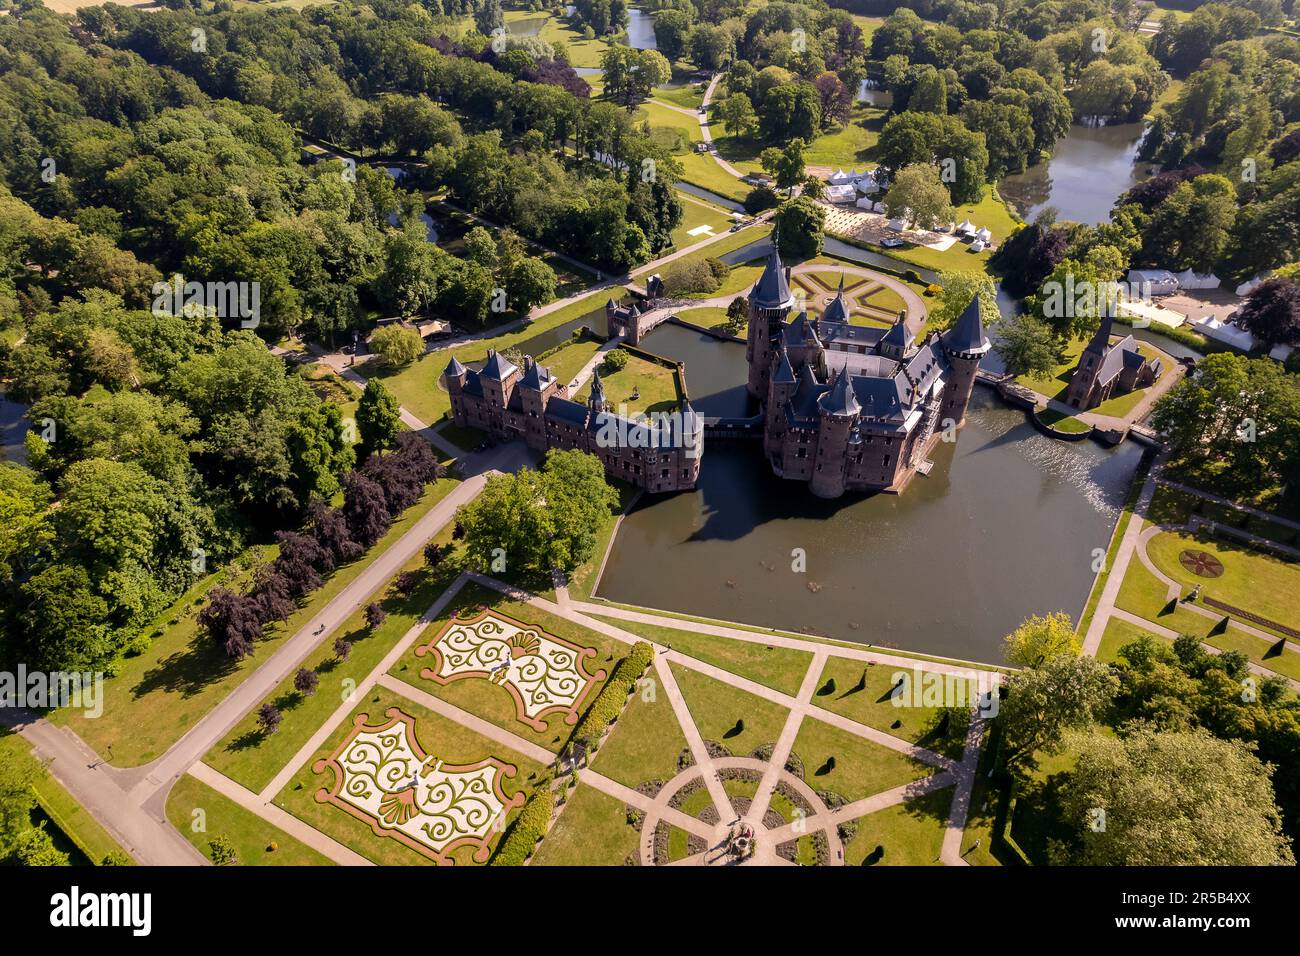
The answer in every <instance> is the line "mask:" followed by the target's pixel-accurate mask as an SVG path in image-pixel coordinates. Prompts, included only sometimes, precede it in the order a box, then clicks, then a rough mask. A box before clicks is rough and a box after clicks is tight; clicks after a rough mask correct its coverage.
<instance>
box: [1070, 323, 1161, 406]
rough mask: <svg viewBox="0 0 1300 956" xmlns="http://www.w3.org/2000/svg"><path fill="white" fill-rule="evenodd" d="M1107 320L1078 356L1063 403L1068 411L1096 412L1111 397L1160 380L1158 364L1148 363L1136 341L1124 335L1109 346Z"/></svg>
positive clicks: (1151, 361)
mask: <svg viewBox="0 0 1300 956" xmlns="http://www.w3.org/2000/svg"><path fill="white" fill-rule="evenodd" d="M1111 326H1112V322H1111V316H1109V315H1106V316H1104V317H1103V318H1102V320H1101V327H1100V328H1098V329H1097V332H1096V334H1094V335H1093V337H1092V341H1090V342H1089V343H1088V345H1087V347H1085V348H1084V350H1083V352H1082V354H1080V356H1079V364H1078V365H1076V366H1075V367H1074V374H1073V375H1071V376H1070V384H1069V386H1068V387H1067V388H1066V391H1065V401H1066V403H1067V404H1068V405H1069V406H1070V407H1071V408H1081V409H1083V410H1085V411H1086V410H1088V409H1090V408H1096V407H1097V406H1098V405H1100V404H1101V403H1102V402H1104V401H1106V399H1108V398H1110V397H1111V396H1112V395H1123V394H1124V393H1126V392H1131V391H1133V390H1134V389H1136V388H1145V387H1146V386H1148V385H1153V384H1155V381H1156V379H1158V378H1159V377H1160V370H1161V367H1160V360H1159V359H1148V358H1147V357H1146V356H1145V355H1143V354H1142V353H1141V352H1139V351H1138V344H1137V340H1136V339H1134V338H1133V336H1131V335H1126V336H1124V338H1122V339H1120V340H1119V341H1118V342H1116V343H1114V344H1113V345H1112V344H1111V341H1110V336H1111Z"/></svg>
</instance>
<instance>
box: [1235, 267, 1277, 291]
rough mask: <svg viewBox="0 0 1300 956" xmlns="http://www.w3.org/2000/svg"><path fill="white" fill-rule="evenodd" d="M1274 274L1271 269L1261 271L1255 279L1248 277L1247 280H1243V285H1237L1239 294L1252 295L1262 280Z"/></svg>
mask: <svg viewBox="0 0 1300 956" xmlns="http://www.w3.org/2000/svg"><path fill="white" fill-rule="evenodd" d="M1272 274H1273V273H1272V271H1271V270H1270V271H1269V272H1261V273H1260V274H1259V275H1257V276H1255V277H1254V278H1253V279H1248V280H1246V281H1245V282H1243V283H1242V284H1241V285H1239V286H1237V289H1236V292H1237V295H1250V294H1251V293H1252V292H1254V291H1255V290H1256V289H1257V288H1259V285H1260V283H1261V282H1263V281H1264V280H1265V279H1267V278H1268V277H1269V276H1270V275H1272Z"/></svg>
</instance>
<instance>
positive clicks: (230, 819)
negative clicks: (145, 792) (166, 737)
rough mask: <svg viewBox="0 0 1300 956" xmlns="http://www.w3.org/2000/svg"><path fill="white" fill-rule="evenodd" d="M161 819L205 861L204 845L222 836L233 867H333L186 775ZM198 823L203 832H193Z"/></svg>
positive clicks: (208, 851)
mask: <svg viewBox="0 0 1300 956" xmlns="http://www.w3.org/2000/svg"><path fill="white" fill-rule="evenodd" d="M167 819H168V820H169V821H170V822H171V825H172V826H174V827H175V828H176V829H177V830H179V831H180V833H181V836H183V837H185V839H187V840H189V841H190V843H192V844H193V845H194V849H196V850H198V851H199V852H200V853H202V854H203V856H204V857H206V858H208V859H211V858H212V851H211V849H210V848H209V846H208V843H209V842H210V841H211V840H212V839H213V838H215V837H218V836H224V837H225V838H226V839H228V840H229V841H230V842H231V843H232V844H233V845H234V847H235V858H236V860H235V865H237V866H333V865H334V864H333V862H332V861H331V860H330V859H329V858H328V857H325V856H322V855H321V854H319V853H317V852H316V851H315V850H313V849H312V848H311V847H309V846H307V845H306V844H304V843H301V842H300V841H298V840H297V839H295V838H294V837H291V836H289V834H287V833H285V832H284V831H283V830H281V829H280V828H279V827H277V826H274V825H272V824H270V823H268V822H267V821H265V820H263V819H262V818H261V817H259V816H258V815H257V814H256V813H253V812H251V811H249V810H245V809H244V808H243V807H241V806H240V805H239V804H237V803H235V802H234V801H233V800H231V799H230V798H229V797H225V796H223V795H222V794H220V793H217V791H215V790H213V789H212V788H211V787H209V786H208V785H207V784H206V783H203V782H202V781H200V780H196V779H195V778H193V777H191V776H190V775H189V774H182V775H181V778H180V779H179V780H177V781H176V786H174V787H172V790H171V793H169V794H168V795H167ZM200 822H201V824H202V827H203V829H202V830H199V831H196V830H195V829H194V828H195V826H196V824H198V823H200ZM272 846H274V849H272Z"/></svg>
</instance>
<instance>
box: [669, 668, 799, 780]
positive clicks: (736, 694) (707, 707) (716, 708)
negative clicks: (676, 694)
mask: <svg viewBox="0 0 1300 956" xmlns="http://www.w3.org/2000/svg"><path fill="white" fill-rule="evenodd" d="M670 666H671V667H672V672H673V677H674V678H676V680H677V686H678V687H679V688H680V689H681V692H682V697H683V698H685V700H686V706H687V709H688V710H689V711H690V713H691V718H692V719H693V720H694V721H695V726H696V727H698V728H699V730H700V734H701V736H703V737H704V739H705V740H713V741H716V742H718V743H720V744H722V745H723V746H724V747H726V748H727V749H728V750H730V751H731V752H732V753H733V754H735V755H737V756H742V757H743V756H748V755H749V754H751V753H753V752H754V751H755V750H757V749H758V748H759V747H761V746H763V745H764V744H774V743H776V739H777V738H778V737H779V736H781V730H782V728H784V727H785V721H786V717H787V716H789V713H788V711H787V710H786V709H785V708H784V707H782V706H781V705H780V704H774V703H772V702H771V701H770V700H765V699H763V698H762V697H756V696H755V695H753V694H751V693H749V692H747V691H743V690H740V689H738V688H735V687H732V686H731V685H730V684H724V683H723V682H722V681H719V680H714V679H713V678H712V677H706V676H705V675H703V674H701V673H699V672H697V671H693V670H691V669H689V668H687V667H683V666H682V665H680V664H672V665H670Z"/></svg>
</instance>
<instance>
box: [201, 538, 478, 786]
mask: <svg viewBox="0 0 1300 956" xmlns="http://www.w3.org/2000/svg"><path fill="white" fill-rule="evenodd" d="M424 566H425V562H424V555H423V554H417V555H416V556H415V557H414V558H412V559H411V560H410V561H409V562H408V563H407V564H406V566H405V567H404V568H403V569H402V572H405V571H420V570H421V569H423V568H424ZM444 567H445V568H446V569H445V570H442V571H441V572H440V573H433V572H428V571H422V572H421V575H420V582H419V584H418V585H417V586H416V587H415V588H414V590H412V591H411V593H410V594H409V595H408V596H406V597H403V596H402V595H400V594H399V593H397V591H396V590H394V588H393V586H392V582H393V579H392V578H390V579H389V581H388V582H387V583H385V585H384V587H383V589H382V590H381V592H380V595H382V596H380V595H376V599H377V600H378V603H379V604H380V606H381V607H383V609H384V611H385V612H386V613H387V615H388V616H387V617H386V618H385V619H384V621H383V622H382V623H381V624H380V625H379V626H378V627H376V628H375V629H374V630H371V629H370V628H369V627H368V626H367V625H366V617H365V608H364V607H362V608H358V609H357V610H356V611H354V612H353V613H352V615H351V616H350V617H349V618H348V619H347V620H346V621H344V622H343V625H342V626H341V627H340V628H339V629H338V631H337V632H336V633H337V635H338V636H339V637H344V638H346V639H347V640H348V641H349V642H350V643H351V644H352V650H351V653H349V655H348V659H347V660H340V659H339V658H338V656H337V655H336V654H335V653H334V642H333V641H332V640H331V641H326V642H324V643H323V644H322V645H321V646H320V647H318V648H316V650H314V651H312V653H311V654H309V655H308V656H307V659H306V660H304V661H303V662H302V666H303V667H305V668H307V669H308V670H313V671H315V672H316V674H317V675H318V677H319V679H320V685H319V687H318V688H317V690H316V693H314V694H311V695H303V694H301V693H299V692H298V691H297V690H295V689H294V686H293V680H294V677H293V675H292V674H291V675H289V676H288V677H286V678H285V679H284V680H282V681H281V682H280V684H279V685H278V686H277V687H276V688H275V690H273V691H272V692H271V693H270V694H268V695H267V696H266V698H265V700H264V701H263V702H264V703H272V704H274V705H275V706H276V707H277V708H278V709H279V711H280V715H281V718H282V719H281V722H280V727H279V729H278V730H277V731H276V732H275V733H274V734H271V735H269V736H268V735H266V734H265V733H263V732H262V731H261V729H260V728H259V727H258V725H257V710H258V709H259V708H260V706H261V705H259V708H254V709H253V710H252V711H250V712H249V713H248V714H247V715H245V717H244V719H243V720H241V721H240V722H239V723H237V724H236V725H235V726H234V727H233V728H232V729H231V731H230V733H228V734H226V736H225V737H224V738H223V739H222V740H221V742H220V743H218V744H217V745H216V746H215V747H213V748H212V750H210V751H209V752H208V753H207V755H206V756H205V757H204V758H203V759H204V762H205V763H207V764H208V765H209V766H211V767H213V768H215V769H217V770H220V771H221V772H222V773H223V774H225V775H226V776H227V777H230V778H231V779H232V780H235V781H236V782H238V783H241V784H243V785H244V786H245V787H247V788H248V789H249V790H252V791H253V792H254V793H260V792H261V790H262V788H264V787H265V786H266V785H267V784H269V783H270V782H271V781H272V780H273V779H274V778H275V775H276V774H277V773H279V772H280V770H281V769H282V768H283V767H284V766H285V765H286V764H287V763H288V762H289V761H290V760H291V759H292V758H293V755H294V754H296V753H297V752H298V750H299V748H301V747H302V746H303V744H305V743H306V742H307V741H308V739H310V737H311V735H312V734H314V733H315V732H316V730H317V728H319V727H320V725H321V724H323V723H324V722H325V721H326V719H328V718H329V716H330V715H331V714H333V713H334V711H335V710H337V709H338V707H339V705H340V704H342V703H343V702H344V701H345V700H348V699H349V698H350V696H351V695H352V694H354V693H355V689H356V686H357V685H358V684H360V683H361V681H362V680H364V679H365V678H366V677H367V676H368V675H369V674H370V672H371V671H372V670H374V669H375V667H377V666H378V664H379V662H380V660H382V659H383V657H384V655H385V654H387V653H388V652H389V651H390V650H391V649H392V648H393V645H395V644H396V643H397V642H398V641H400V640H401V639H402V636H403V635H404V634H406V632H407V631H408V630H409V629H410V628H411V626H412V625H414V624H415V623H416V622H417V621H418V620H419V619H420V616H421V615H422V614H424V612H425V611H426V610H428V608H429V606H430V605H431V604H433V602H434V601H436V600H437V599H438V596H439V595H440V594H442V592H443V591H445V590H446V588H447V586H448V585H449V584H451V582H452V581H453V580H454V579H455V577H456V574H457V573H458V571H457V570H456V569H453V568H450V567H446V566H444ZM402 572H399V573H402ZM395 577H396V575H394V578H395Z"/></svg>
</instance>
